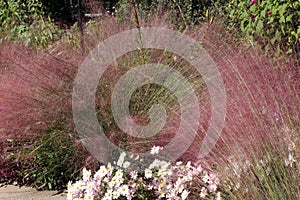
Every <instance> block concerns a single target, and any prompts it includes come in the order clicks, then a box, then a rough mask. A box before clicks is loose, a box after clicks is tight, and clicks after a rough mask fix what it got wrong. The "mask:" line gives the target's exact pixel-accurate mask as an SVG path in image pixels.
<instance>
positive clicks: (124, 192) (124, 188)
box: [118, 185, 129, 196]
mask: <svg viewBox="0 0 300 200" xmlns="http://www.w3.org/2000/svg"><path fill="white" fill-rule="evenodd" d="M118 191H119V192H120V194H121V195H123V196H127V195H128V194H129V188H128V185H122V186H121V187H119V190H118Z"/></svg>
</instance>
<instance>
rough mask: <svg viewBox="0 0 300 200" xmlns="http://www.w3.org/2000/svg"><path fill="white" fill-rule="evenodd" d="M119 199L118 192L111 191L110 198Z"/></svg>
mask: <svg viewBox="0 0 300 200" xmlns="http://www.w3.org/2000/svg"><path fill="white" fill-rule="evenodd" d="M119 197H120V192H119V191H113V193H112V198H113V199H118V198H119Z"/></svg>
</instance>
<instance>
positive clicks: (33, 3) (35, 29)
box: [0, 0, 62, 48]
mask: <svg viewBox="0 0 300 200" xmlns="http://www.w3.org/2000/svg"><path fill="white" fill-rule="evenodd" d="M61 33H62V32H61V31H60V30H59V29H58V28H57V27H56V25H54V24H53V22H52V21H51V19H50V18H48V19H47V20H44V12H43V6H42V4H41V2H40V1H38V0H28V1H23V0H13V1H1V2H0V37H1V38H4V39H7V40H21V41H23V42H24V43H25V44H26V45H33V46H36V47H43V48H45V47H47V46H48V45H49V44H51V43H53V42H54V41H56V40H58V39H59V37H60V35H61Z"/></svg>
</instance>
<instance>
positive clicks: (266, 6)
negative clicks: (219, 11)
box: [224, 0, 300, 53]
mask: <svg viewBox="0 0 300 200" xmlns="http://www.w3.org/2000/svg"><path fill="white" fill-rule="evenodd" d="M299 10H300V1H295V0H287V1H274V0H272V1H260V0H252V1H250V0H242V1H237V0H233V1H232V2H230V3H229V4H228V5H226V6H225V7H224V11H225V14H226V22H227V24H228V25H229V27H234V28H237V29H238V30H240V31H241V32H240V33H241V35H243V36H246V37H247V38H248V39H249V40H251V41H259V42H260V43H262V45H263V46H265V47H266V48H267V49H269V48H270V47H272V48H275V49H277V53H280V51H281V50H284V51H287V53H292V52H293V51H297V50H299V49H297V45H299V42H300V22H299V19H300V12H299Z"/></svg>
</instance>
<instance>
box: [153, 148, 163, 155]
mask: <svg viewBox="0 0 300 200" xmlns="http://www.w3.org/2000/svg"><path fill="white" fill-rule="evenodd" d="M161 149H162V147H160V146H153V147H152V148H151V151H150V154H152V155H154V154H158V153H159V150H161Z"/></svg>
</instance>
